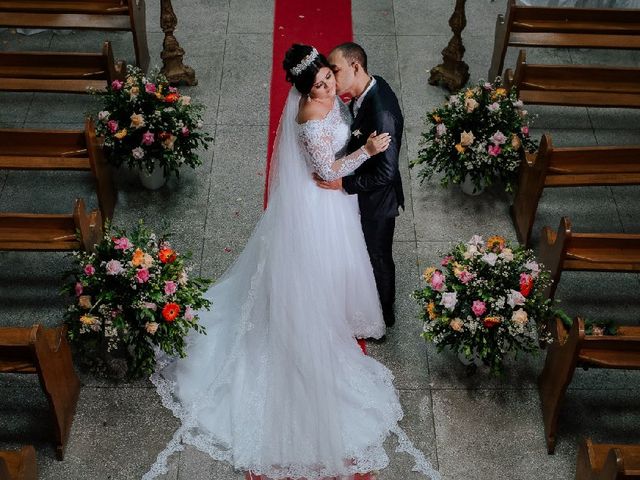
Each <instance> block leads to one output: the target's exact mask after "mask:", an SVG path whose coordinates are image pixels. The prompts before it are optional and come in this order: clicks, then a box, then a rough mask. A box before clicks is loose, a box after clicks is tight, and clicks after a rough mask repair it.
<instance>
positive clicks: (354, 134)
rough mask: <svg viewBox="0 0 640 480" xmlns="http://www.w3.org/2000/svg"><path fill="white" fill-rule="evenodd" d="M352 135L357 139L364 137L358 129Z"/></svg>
mask: <svg viewBox="0 0 640 480" xmlns="http://www.w3.org/2000/svg"><path fill="white" fill-rule="evenodd" d="M351 135H353V136H354V137H356V138H360V136H361V135H362V132H361V131H360V129H359V128H357V129H355V130H354V131H353V132H351Z"/></svg>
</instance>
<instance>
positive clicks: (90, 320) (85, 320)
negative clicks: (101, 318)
mask: <svg viewBox="0 0 640 480" xmlns="http://www.w3.org/2000/svg"><path fill="white" fill-rule="evenodd" d="M97 320H98V319H97V318H96V317H94V316H93V315H89V314H87V315H82V316H81V317H80V322H81V323H82V324H83V325H93V324H94V323H96V321H97Z"/></svg>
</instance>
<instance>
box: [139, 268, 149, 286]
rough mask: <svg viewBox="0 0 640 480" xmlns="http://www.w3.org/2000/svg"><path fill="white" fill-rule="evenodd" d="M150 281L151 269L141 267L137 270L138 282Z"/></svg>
mask: <svg viewBox="0 0 640 480" xmlns="http://www.w3.org/2000/svg"><path fill="white" fill-rule="evenodd" d="M148 281H149V269H147V268H139V269H138V271H137V272H136V282H138V283H145V282H148Z"/></svg>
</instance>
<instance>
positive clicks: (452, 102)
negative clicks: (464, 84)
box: [449, 95, 460, 106]
mask: <svg viewBox="0 0 640 480" xmlns="http://www.w3.org/2000/svg"><path fill="white" fill-rule="evenodd" d="M459 103H460V99H459V98H458V97H457V96H455V95H451V96H450V97H449V105H452V106H453V105H458V104H459Z"/></svg>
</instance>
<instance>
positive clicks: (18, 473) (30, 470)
mask: <svg viewBox="0 0 640 480" xmlns="http://www.w3.org/2000/svg"><path fill="white" fill-rule="evenodd" d="M0 479H2V480H37V479H38V465H37V463H36V451H35V449H34V448H33V447H32V446H31V445H27V446H24V447H22V448H21V449H20V450H18V451H9V450H0Z"/></svg>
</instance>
